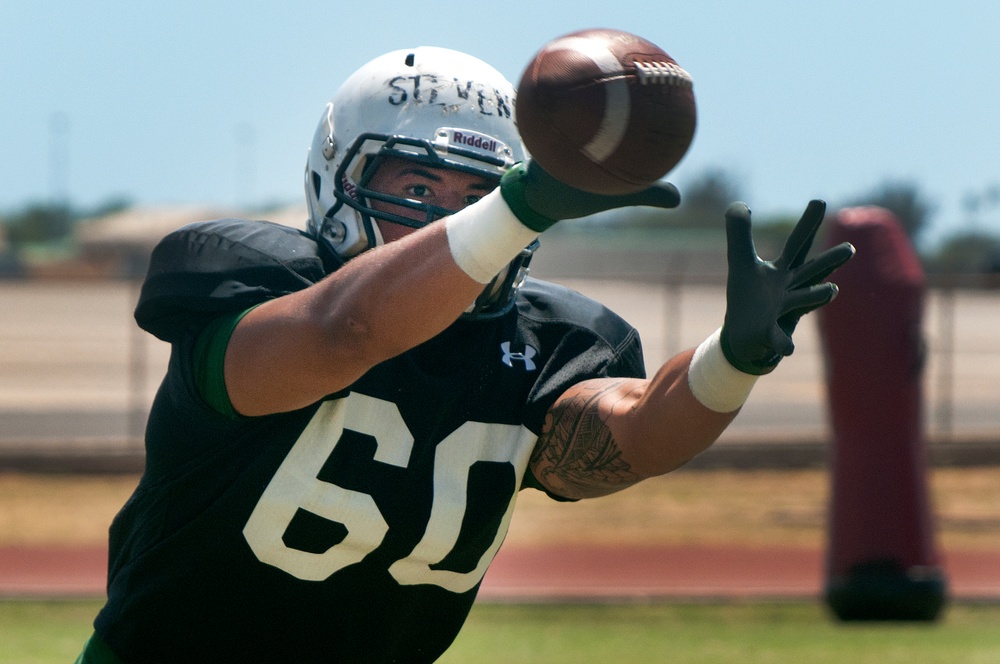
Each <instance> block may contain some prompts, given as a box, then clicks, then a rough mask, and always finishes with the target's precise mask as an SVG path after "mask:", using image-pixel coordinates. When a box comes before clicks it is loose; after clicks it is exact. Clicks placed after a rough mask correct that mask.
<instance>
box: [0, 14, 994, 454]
mask: <svg viewBox="0 0 1000 664" xmlns="http://www.w3.org/2000/svg"><path fill="white" fill-rule="evenodd" d="M998 24H1000V6H998V5H996V4H995V3H991V2H987V1H985V0H984V1H971V0H970V1H967V2H959V3H958V4H956V5H951V6H949V7H948V8H947V9H946V8H944V7H943V6H941V5H939V4H938V3H931V2H925V1H922V0H921V1H918V2H893V1H887V2H881V3H877V4H873V3H867V2H859V1H854V0H839V1H838V2H832V1H831V2H825V1H821V2H815V3H810V4H808V5H801V4H797V3H790V2H782V1H780V0H763V1H761V2H757V3H753V4H752V5H743V4H737V3H730V2H723V1H699V2H694V1H693V0H692V1H677V2H670V3H653V2H647V3H643V2H640V3H637V4H636V3H633V4H631V5H629V7H628V9H627V10H623V9H622V8H620V7H612V6H609V5H607V4H606V3H594V2H582V3H581V2H573V3H569V2H551V3H528V2H523V1H520V0H513V1H511V2H507V3H487V4H484V5H481V6H478V5H477V6H476V7H475V8H474V10H473V9H471V8H470V7H469V6H468V4H467V3H460V2H442V1H435V0H432V1H428V2H423V3H420V5H419V8H418V7H416V6H414V5H412V4H409V3H407V4H404V3H399V2H371V3H367V4H366V5H365V7H364V8H363V10H362V9H359V8H355V7H350V8H347V7H345V6H344V5H343V4H341V3H333V2H328V1H327V2H321V1H315V0H289V1H288V2H283V3H265V2H241V3H233V2H204V1H201V0H199V2H193V1H187V0H180V1H173V2H169V3H168V2H160V1H153V2H147V3H142V4H135V3H124V2H111V1H98V2H91V3H86V4H85V5H81V4H79V3H71V2H68V1H58V0H48V1H41V2H27V1H20V0H13V1H11V2H8V3H6V4H5V9H4V20H3V22H2V25H0V36H2V38H0V63H2V66H0V89H3V90H4V94H3V95H2V96H0V182H2V183H3V186H0V238H2V239H0V274H2V275H3V279H0V303H2V309H0V311H2V313H0V448H2V449H5V450H7V451H8V454H9V455H14V456H16V455H18V454H22V453H25V452H32V453H41V452H43V451H44V450H49V451H52V453H53V454H56V453H57V452H58V454H59V455H63V456H65V455H64V453H66V452H67V451H69V453H71V454H74V455H75V454H76V453H77V452H78V451H81V450H89V451H90V452H96V451H108V450H112V451H114V450H118V451H122V450H131V452H129V455H130V457H131V458H132V459H133V461H134V460H135V451H136V450H139V451H141V443H140V442H139V441H140V438H141V432H142V427H143V426H144V421H145V411H146V408H147V407H148V404H149V401H150V400H151V398H152V395H153V393H154V392H155V389H156V385H157V383H158V381H159V378H160V376H161V375H162V372H163V368H164V365H165V362H166V354H167V349H166V348H165V347H163V346H162V345H160V344H159V342H157V341H156V340H154V339H152V338H151V337H148V336H147V335H144V334H142V333H140V332H139V331H138V330H136V329H135V327H134V325H133V323H132V320H131V309H132V306H133V305H134V301H135V297H136V293H137V287H138V282H139V280H140V279H141V277H142V275H143V272H144V269H145V265H146V260H147V256H148V252H149V250H150V248H151V247H152V246H153V244H155V242H156V241H157V240H158V239H159V238H160V237H162V236H163V235H164V234H165V233H167V232H169V231H170V230H173V229H174V228H176V227H178V226H180V225H183V224H185V223H188V222H190V221H195V220H199V219H205V218H212V217H218V216H228V215H238V216H248V217H252V218H263V219H270V220H273V221H279V222H282V223H287V224H290V225H296V226H302V225H303V224H304V219H305V207H304V204H303V202H302V193H301V187H302V184H301V182H302V172H303V167H304V163H305V155H306V149H307V147H308V145H309V142H310V140H311V137H312V133H313V131H314V128H315V124H316V122H317V120H318V117H319V114H320V112H321V110H322V108H323V105H324V104H325V102H326V100H327V99H328V98H329V97H330V96H332V94H333V93H334V91H335V89H336V87H337V86H338V85H339V83H340V81H342V80H343V79H344V78H345V77H346V76H347V75H348V74H349V73H350V72H352V71H353V70H354V69H356V68H357V67H359V66H360V65H362V64H364V63H365V62H367V61H368V60H370V59H371V58H373V57H375V56H377V55H379V54H381V53H383V52H385V51H387V50H392V49H395V48H401V47H406V46H413V45H420V44H432V45H440V46H447V47H451V48H455V49H459V50H463V51H467V52H469V53H471V54H473V55H475V56H477V57H480V58H482V59H484V60H486V61H488V62H490V63H492V64H493V65H494V66H496V67H497V68H498V69H500V70H501V71H502V72H503V73H504V74H505V75H506V76H507V77H508V78H509V79H511V80H512V81H514V82H516V81H517V80H518V79H519V77H520V73H521V70H522V68H523V67H524V65H525V64H526V63H527V62H528V61H529V60H530V59H531V57H532V55H533V54H534V53H535V51H536V50H537V49H538V48H540V47H541V45H542V44H544V43H545V42H546V41H548V40H550V39H552V38H553V37H556V36H558V35H561V34H564V33H566V32H570V31H573V30H577V29H582V28H587V27H599V26H600V27H614V28H619V29H624V30H629V31H632V32H636V33H638V34H641V35H643V36H644V37H646V38H648V39H650V40H651V41H653V42H656V43H658V44H659V45H660V46H662V47H663V48H664V49H665V50H666V51H667V52H669V53H670V54H671V55H672V56H674V57H675V59H677V61H678V62H679V63H680V64H681V65H682V66H683V67H685V68H686V69H687V70H688V71H689V72H691V74H692V75H693V77H694V80H695V92H696V96H697V101H698V105H699V125H698V130H697V133H696V136H695V140H694V144H693V146H692V148H691V150H690V152H689V153H688V155H687V157H686V158H685V159H684V160H683V161H682V162H681V164H680V165H679V166H678V167H677V168H676V169H675V170H674V171H673V172H672V173H671V174H670V176H669V177H670V179H671V180H672V181H674V182H675V183H677V184H678V186H679V187H680V189H681V191H682V193H683V196H684V203H683V205H682V206H681V207H680V208H679V209H678V210H675V211H671V212H668V213H662V212H659V213H657V212H653V211H645V210H639V211H633V212H632V213H630V214H628V215H605V216H599V217H595V218H591V219H587V220H584V221H581V222H579V223H574V224H562V225H561V226H560V227H559V228H557V229H556V230H555V231H553V232H550V233H548V234H546V236H545V238H544V239H543V246H542V249H541V251H540V252H539V254H538V257H537V259H536V261H535V263H534V266H533V271H534V274H535V275H536V276H542V277H548V278H552V279H556V280H561V281H564V282H566V283H569V284H570V285H572V286H574V287H576V288H578V289H579V290H582V291H584V292H586V293H588V294H591V295H593V296H595V297H597V298H598V299H601V300H602V301H604V302H606V303H607V304H609V305H611V306H612V307H613V308H614V309H616V310H618V311H619V312H620V313H622V314H623V315H624V316H625V317H626V318H627V319H629V320H630V321H631V322H633V324H635V325H636V326H637V327H639V329H640V331H641V332H642V335H643V339H644V345H645V349H646V354H647V362H648V364H649V365H650V366H656V365H657V364H659V363H660V362H662V361H663V360H664V359H665V358H666V357H667V356H669V355H670V354H672V353H673V352H676V351H677V350H680V349H682V348H685V347H688V346H690V345H693V344H696V343H698V342H699V341H700V340H701V339H702V338H704V336H705V335H706V334H707V333H709V332H711V331H712V330H713V329H714V328H715V327H716V326H717V325H718V324H719V323H720V322H721V320H722V312H723V311H724V294H723V290H722V284H723V279H724V273H725V257H724V245H725V238H724V233H723V230H722V217H723V211H724V210H725V207H726V206H727V205H728V203H729V202H731V201H733V200H737V199H740V200H744V201H747V202H748V203H749V204H750V206H751V208H752V209H753V210H754V223H755V237H756V239H757V242H758V248H759V250H760V253H761V254H762V255H763V256H764V257H772V256H774V255H776V253H777V252H778V251H779V250H780V242H781V240H782V238H783V237H784V234H785V233H787V230H788V229H789V228H790V226H791V224H793V223H794V221H795V220H796V219H797V218H798V215H799V213H800V211H801V210H802V209H803V208H804V206H805V203H806V202H807V201H808V200H809V199H811V198H823V199H825V200H827V201H828V203H829V205H830V208H831V210H832V211H835V210H836V209H838V208H841V207H845V206H855V205H867V204H875V205H880V206H883V207H886V208H888V209H890V210H892V211H893V212H894V213H896V215H897V217H898V218H899V219H900V221H901V223H902V224H903V226H904V228H905V230H906V232H907V234H908V235H909V237H910V238H911V239H912V240H913V243H914V246H915V247H916V249H917V251H918V254H919V257H920V260H921V262H922V264H923V266H924V269H925V270H926V272H927V277H928V286H929V289H928V296H927V302H926V317H925V321H924V330H923V333H924V338H925V342H926V345H927V362H926V365H925V371H924V381H925V385H926V391H927V404H926V409H925V410H926V412H925V418H926V424H927V431H928V435H929V438H930V439H931V442H932V444H933V445H934V446H937V445H938V444H939V443H940V444H945V443H947V444H951V445H952V447H951V448H950V449H951V450H952V451H953V452H954V451H956V450H966V451H968V450H969V447H968V446H969V444H971V443H975V444H977V445H978V447H976V448H975V449H976V450H978V452H976V453H982V452H983V451H984V450H985V449H986V448H985V447H983V445H984V444H987V443H992V442H993V440H994V438H996V437H997V435H996V434H997V433H998V432H1000V415H998V413H997V410H998V409H996V408H995V395H996V394H997V393H998V391H1000V390H998V388H1000V354H998V352H997V349H996V347H997V345H996V344H995V343H994V337H995V335H994V334H993V333H992V330H994V329H996V323H998V322H1000V321H997V320H996V319H997V316H998V315H1000V314H998V313H997V312H998V310H1000V308H998V306H997V303H998V300H997V290H996V286H997V285H998V283H1000V281H998V279H997V276H996V275H997V274H998V273H1000V172H998V169H997V161H996V155H997V154H998V153H1000V132H997V131H996V130H995V129H993V128H992V126H993V122H992V119H993V118H992V115H993V113H994V111H995V109H996V108H997V107H998V106H1000V90H998V88H997V87H996V86H994V85H990V84H989V82H988V80H987V81H984V73H986V72H988V71H989V66H990V64H991V63H993V62H996V61H997V60H998V57H1000V43H998V42H997V41H996V39H995V35H994V30H993V27H994V26H996V25H998ZM987 78H988V77H987ZM816 337H817V335H816V331H815V324H814V323H813V322H812V321H810V320H808V319H807V321H806V322H804V323H803V326H802V329H801V331H800V332H799V333H798V336H797V342H798V350H797V352H796V356H795V357H794V359H792V360H791V361H789V362H787V363H786V365H783V367H782V371H780V372H777V373H776V374H775V375H774V376H771V377H769V378H768V380H766V381H762V383H761V384H760V386H759V387H758V388H757V390H756V391H755V392H754V394H753V396H752V398H751V401H750V403H749V404H748V406H747V408H746V409H745V411H744V412H743V413H742V414H741V416H740V418H739V419H738V420H737V423H736V424H735V425H734V426H733V427H732V428H731V429H730V431H728V432H727V433H726V436H725V437H724V439H723V440H722V441H721V443H722V445H720V446H717V447H720V448H722V449H723V451H725V449H726V447H725V445H726V444H731V445H736V444H738V443H741V442H755V443H758V449H762V448H761V445H762V444H767V445H772V446H773V445H781V446H782V447H781V448H780V449H782V450H784V451H785V453H786V456H787V454H788V453H789V451H790V450H796V449H800V448H801V446H802V445H805V446H807V447H809V446H811V447H809V449H811V450H814V451H815V450H819V451H818V452H815V453H813V452H808V453H806V454H807V456H808V458H809V459H811V460H812V462H816V461H821V459H822V445H823V443H824V442H826V440H827V438H828V436H827V426H826V421H825V407H824V393H823V384H822V379H823V358H822V353H821V351H820V348H819V344H818V340H817V338H816ZM962 445H965V447H961V446H962ZM796 446H799V447H796ZM733 449H735V448H733ZM102 453H103V452H102ZM115 453H117V452H115ZM969 453H970V454H971V453H972V452H969ZM809 454H812V456H809Z"/></svg>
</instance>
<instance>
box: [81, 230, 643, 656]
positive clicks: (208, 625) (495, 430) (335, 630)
mask: <svg viewBox="0 0 1000 664" xmlns="http://www.w3.org/2000/svg"><path fill="white" fill-rule="evenodd" d="M318 251H319V250H318V249H317V247H316V245H315V243H314V242H313V241H312V240H311V239H310V238H309V237H308V236H306V235H304V234H301V233H299V232H297V231H295V230H293V229H288V228H285V227H281V226H276V225H273V224H268V223H265V222H246V221H238V220H222V221H216V222H205V223H201V224H196V225H192V226H189V227H185V228H184V229H181V230H180V231H178V232H176V233H174V234H172V235H171V236H168V237H167V238H166V239H165V240H164V241H163V242H162V243H161V244H160V245H159V246H158V248H157V250H156V251H154V254H153V260H152V265H151V267H150V272H149V276H148V278H147V281H146V283H145V285H144V289H143V293H142V296H141V298H140V302H139V305H138V307H137V310H136V318H137V320H138V322H139V324H140V325H141V326H142V327H144V328H145V329H147V330H149V331H151V332H153V333H154V334H156V335H157V336H160V337H161V338H163V339H166V340H167V341H169V342H171V344H172V353H171V358H170V364H169V368H168V371H167V374H166V376H165V378H164V380H163V383H162V385H161V387H160V389H159V391H158V393H157V396H156V398H155V401H154V403H153V407H152V410H151V412H150V415H149V423H148V426H147V432H146V452H147V462H146V471H145V473H144V475H143V477H142V479H141V481H140V483H139V486H138V487H137V489H136V491H135V493H134V494H133V496H132V497H131V498H130V500H129V501H128V503H127V504H126V505H125V506H124V507H123V509H122V510H121V512H120V513H119V514H118V516H117V517H116V518H115V521H114V523H113V524H112V527H111V533H110V565H109V579H108V602H107V605H106V606H105V607H104V609H103V610H102V611H101V613H100V614H99V616H98V618H97V620H96V622H95V627H96V629H97V632H98V634H99V635H100V637H101V638H102V639H103V640H104V642H105V643H107V644H108V645H109V646H110V647H111V648H112V649H113V650H115V651H116V652H117V653H118V654H119V655H120V656H121V657H122V658H123V659H125V660H126V661H136V662H139V661H142V662H153V661H169V662H178V661H191V662H194V661H211V662H222V661H240V662H257V661H260V662H314V661H326V662H351V661H372V662H383V661H398V662H420V661H432V660H434V659H435V658H437V657H438V656H439V655H440V654H441V653H442V652H443V651H444V650H445V649H446V648H447V647H448V645H449V644H450V643H451V642H452V641H453V639H454V638H455V636H456V634H457V633H458V631H459V629H460V627H461V625H462V623H463V622H464V620H465V618H466V616H467V614H468V612H469V609H470V607H471V605H472V602H473V600H474V598H475V595H476V591H477V589H478V588H479V584H480V581H481V580H482V578H483V575H484V573H485V572H486V568H487V566H488V565H489V564H490V562H491V561H492V559H493V556H494V555H495V554H496V552H497V549H498V548H499V547H500V544H501V542H502V540H503V538H504V535H505V533H506V530H507V525H508V522H509V520H510V517H511V513H512V511H513V508H514V502H515V499H516V496H517V492H518V490H519V489H520V488H522V484H523V482H524V478H525V474H526V469H527V466H528V461H529V457H530V455H531V452H532V448H533V446H534V444H535V441H536V439H537V436H538V434H539V432H540V431H541V428H542V424H543V421H544V418H545V415H546V412H547V411H548V409H549V407H550V406H551V405H552V403H553V402H554V401H555V400H556V399H557V398H558V397H559V396H560V395H561V394H562V392H563V391H564V390H565V389H566V388H568V387H569V386H571V385H573V384H575V383H577V382H579V381H581V380H584V379H588V378H594V377H602V376H635V377H641V376H642V375H643V367H642V359H641V348H640V344H639V340H638V336H637V334H636V332H635V330H634V329H632V328H631V327H630V326H629V325H627V324H626V323H625V322H624V321H622V320H621V319H620V318H619V317H617V316H616V315H614V314H613V313H611V312H610V311H608V310H607V309H606V308H604V307H603V306H601V305H599V304H597V303H595V302H593V301H591V300H588V299H586V298H584V297H583V296H581V295H579V294H576V293H574V292H572V291H570V290H568V289H565V288H562V287H559V286H556V285H553V284H548V283H544V282H540V281H535V280H529V281H528V282H527V283H526V284H525V285H524V286H523V287H522V289H521V290H520V291H519V294H518V297H517V302H516V307H515V308H514V309H513V310H512V311H510V312H509V313H508V314H506V315H503V316H500V317H497V318H494V319H490V320H478V321H474V320H464V319H461V320H459V321H457V322H456V323H455V324H454V325H452V326H451V327H450V328H448V329H447V330H445V332H443V333H442V334H441V335H439V336H438V337H435V338H434V339H432V340H430V341H428V342H427V343H425V344H422V345H420V346H418V347H416V348H414V349H412V350H410V351H408V352H406V353H403V354H402V355H400V356H398V357H395V358H393V359H391V360H388V361H387V362H384V363H383V364H380V365H378V366H376V367H374V368H373V369H371V370H370V371H369V372H368V373H367V374H365V375H364V376H363V377H362V378H361V379H360V380H358V381H357V382H356V383H355V384H354V385H352V386H351V387H350V388H349V389H347V390H344V391H343V392H340V393H337V394H333V395H330V396H328V397H327V398H325V399H323V400H321V401H320V402H319V403H316V404H313V405H311V406H309V407H307V408H303V409H301V410H297V411H294V412H290V413H283V414H277V415H270V416H265V417H256V418H236V419H234V418H231V417H225V416H223V415H221V414H219V413H218V412H216V411H215V410H213V409H212V408H211V407H209V406H208V405H207V404H206V403H205V401H204V400H203V399H202V397H201V396H200V394H199V392H198V389H197V388H196V386H195V385H196V381H195V378H194V376H193V375H192V353H193V348H194V345H195V339H196V338H197V335H198V332H199V331H200V330H201V329H202V328H203V327H204V325H205V324H206V322H207V321H210V320H212V319H213V318H214V317H216V316H219V315H221V314H223V313H225V312H227V311H239V310H243V309H244V308H246V307H247V306H252V305H253V304H254V303H257V302H260V301H263V300H265V299H268V298H271V297H277V296H280V295H282V294H284V293H287V292H291V291H293V290H296V289H299V288H304V287H306V286H308V285H309V284H311V283H314V282H315V281H317V280H318V279H321V278H322V277H323V276H324V274H326V273H327V272H328V271H329V270H330V269H335V267H336V266H333V265H331V264H330V262H329V261H327V262H326V263H324V261H323V260H322V258H321V257H320V256H319V255H318ZM372 297H378V294H377V293H373V294H372Z"/></svg>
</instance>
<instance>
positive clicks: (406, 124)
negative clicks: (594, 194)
mask: <svg viewBox="0 0 1000 664" xmlns="http://www.w3.org/2000/svg"><path fill="white" fill-rule="evenodd" d="M514 96H515V92H514V86H513V85H511V83H510V82H509V81H507V79H506V78H504V76H503V75H502V74H501V73H500V72H498V71H497V70H496V69H494V68H493V67H491V66H490V65H488V64H486V63H485V62H482V61H481V60H479V59H477V58H474V57H472V56H470V55H467V54H465V53H460V52H458V51H452V50H448V49H443V48H436V47H426V46H424V47H419V48H413V49H405V50H399V51H393V52H391V53H387V54H385V55H382V56H380V57H378V58H375V59H374V60H372V61H371V62H369V63H368V64H366V65H364V66H363V67H361V68H360V69H359V70H358V71H356V72H355V73H354V74H352V75H351V76H350V77H349V78H348V79H347V80H346V81H345V82H344V84H343V85H342V86H341V88H340V89H339V90H338V91H337V93H336V94H335V95H334V96H333V98H332V99H331V100H330V102H329V103H328V104H327V105H326V109H325V110H324V112H323V117H322V118H320V123H319V126H318V127H317V129H316V134H315V136H314V137H313V142H312V145H311V147H310V148H309V156H308V160H307V162H306V173H305V176H306V177H305V189H306V201H307V204H308V207H309V225H308V227H309V231H310V232H311V233H312V234H313V235H314V236H315V237H316V238H317V239H318V240H319V241H320V242H321V243H323V244H325V245H326V246H327V247H328V248H329V249H330V250H332V251H333V252H334V253H335V254H336V255H337V256H338V257H340V259H341V260H347V259H349V258H351V257H353V256H356V255H357V254H359V253H361V252H363V251H365V250H367V249H370V248H372V247H375V246H377V245H380V244H382V236H381V234H380V233H379V229H378V225H377V224H376V223H375V221H374V220H375V219H382V220H386V221H391V222H394V223H398V224H404V225H406V226H411V227H420V226H424V225H426V224H428V223H430V222H431V221H434V220H435V219H438V218H441V217H444V216H447V215H449V214H452V213H454V212H456V211H457V210H445V209H442V208H437V207H433V206H430V205H426V204H424V203H421V202H419V201H415V200H409V199H403V198H399V197H395V196H389V195H386V194H385V193H383V192H378V191H374V190H372V189H370V188H369V187H368V186H367V185H368V182H369V181H370V180H371V177H372V174H373V173H374V172H375V171H376V170H377V169H378V167H379V165H380V163H381V162H382V160H384V159H385V158H386V157H389V156H393V157H402V158H405V159H411V160H414V161H418V162H421V163H423V164H424V165H426V166H430V167H434V168H448V169H457V170H461V171H465V172H470V173H475V174H477V175H480V176H484V177H487V178H490V179H492V180H495V181H496V182H497V184H499V181H500V176H501V175H503V173H504V172H505V171H506V170H507V169H508V168H510V167H511V166H512V165H514V164H515V163H516V162H519V161H522V160H524V158H525V156H526V154H525V149H524V145H523V144H522V142H521V137H520V135H519V134H518V131H517V126H516V124H515V122H514ZM372 200H379V201H385V202H390V203H393V204H396V205H402V206H404V207H408V208H410V209H416V210H420V211H421V212H422V213H423V217H424V218H423V220H422V221H414V220H413V219H409V218H407V217H402V216H399V215H393V214H391V213H387V212H385V211H379V210H375V209H373V208H372V206H371V205H370V201H372ZM535 246H537V245H532V247H529V248H527V249H526V250H525V252H523V253H522V256H520V257H519V258H517V259H515V260H514V261H513V262H512V263H511V265H510V266H509V267H508V268H507V269H506V270H504V271H502V272H501V273H500V274H499V275H497V278H496V279H494V281H493V282H492V283H490V284H489V285H487V287H486V289H485V290H484V292H483V295H482V296H481V297H480V298H479V300H478V301H477V304H476V306H475V308H474V310H473V312H474V313H478V314H479V315H482V314H490V313H502V312H503V311H506V310H507V309H508V308H509V307H510V306H511V304H512V302H513V292H514V291H515V290H516V288H517V286H518V285H519V284H520V281H521V280H523V274H524V272H525V271H526V267H527V263H528V261H529V260H530V258H531V253H532V252H533V251H534V248H535Z"/></svg>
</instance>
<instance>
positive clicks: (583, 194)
mask: <svg viewBox="0 0 1000 664" xmlns="http://www.w3.org/2000/svg"><path fill="white" fill-rule="evenodd" d="M500 194H501V195H502V196H503V198H504V200H505V201H507V205H508V206H510V209H511V210H512V211H513V212H514V215H515V216H517V218H518V219H520V220H521V223H522V224H524V225H525V226H527V227H528V228H530V229H532V230H535V231H538V232H542V231H544V230H545V229H547V228H548V227H549V226H551V225H552V224H554V223H556V222H557V221H560V220H562V219H577V218H579V217H586V216H587V215H591V214H595V213H597V212H604V211H606V210H613V209H615V208H622V207H631V206H635V205H645V206H649V207H659V208H674V207H677V206H678V205H679V204H680V202H681V196H680V193H678V191H677V187H675V186H674V185H672V184H670V183H668V182H657V183H655V184H653V186H651V187H650V188H648V189H645V190H643V191H640V192H637V193H634V194H624V195H621V196H605V195H602V194H592V193H590V192H587V191H582V190H580V189H576V188H574V187H571V186H569V185H567V184H563V183H562V182H560V181H559V180H557V179H555V178H554V177H552V176H551V175H549V174H548V173H546V172H545V171H544V170H542V167H541V166H539V165H538V164H537V163H535V162H534V161H533V160H530V159H529V160H528V161H525V162H521V163H520V164H517V165H515V166H514V167H513V168H511V169H510V170H509V171H507V172H506V173H505V174H504V176H503V178H502V179H501V180H500Z"/></svg>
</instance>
